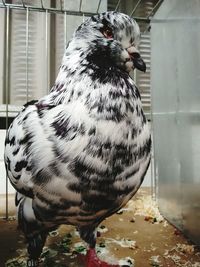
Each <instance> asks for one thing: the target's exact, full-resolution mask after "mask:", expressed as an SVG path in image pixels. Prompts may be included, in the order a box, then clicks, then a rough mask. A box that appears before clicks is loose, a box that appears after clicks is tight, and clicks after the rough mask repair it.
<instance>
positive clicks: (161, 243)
mask: <svg viewBox="0 0 200 267" xmlns="http://www.w3.org/2000/svg"><path fill="white" fill-rule="evenodd" d="M98 231H99V232H100V233H101V236H100V237H99V238H98V246H97V251H98V253H99V257H100V258H102V259H103V260H105V261H107V262H110V263H116V262H118V263H120V266H134V267H148V266H154V267H160V266H163V267H173V266H180V267H200V250H198V248H196V247H195V246H194V245H192V244H191V243H190V242H189V241H188V240H186V239H185V238H184V236H183V235H182V234H181V233H180V232H179V231H178V230H177V229H175V228H174V227H173V226H171V225H170V224H169V223H168V222H166V221H165V220H164V219H163V218H162V216H161V215H160V214H159V211H158V209H157V206H156V204H155V202H153V201H152V199H151V197H150V195H149V190H144V189H142V190H140V191H139V192H138V193H137V195H136V196H135V197H134V198H133V199H132V200H131V201H129V203H128V205H127V206H126V208H125V209H123V210H122V211H121V212H119V214H115V215H113V216H112V217H110V218H108V219H106V220H105V221H104V222H103V223H102V225H101V227H100V228H99V230H98ZM25 248H26V245H25V243H24V238H23V235H22V233H21V232H20V231H19V230H17V222H16V220H10V221H3V220H1V221H0V267H3V266H9V267H14V266H18V267H20V266H25V265H24V261H25V259H26V249H25ZM44 251H45V252H44V254H43V257H42V262H41V267H64V266H65V267H67V266H76V267H77V266H79V267H83V266H84V263H83V260H82V258H81V257H80V254H79V253H77V252H81V253H83V254H84V253H85V251H86V250H85V244H84V243H83V242H82V241H81V240H80V239H79V236H78V233H77V232H76V230H75V229H74V228H73V227H71V226H61V227H60V228H59V230H58V231H55V232H53V233H51V235H50V236H49V237H48V240H47V243H46V248H45V250H44ZM7 260H10V263H9V264H7V265H5V262H6V261H7Z"/></svg>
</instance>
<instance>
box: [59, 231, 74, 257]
mask: <svg viewBox="0 0 200 267" xmlns="http://www.w3.org/2000/svg"><path fill="white" fill-rule="evenodd" d="M71 238H72V235H71V234H70V233H68V234H66V235H65V236H64V237H63V239H62V241H61V242H60V243H59V244H58V247H59V249H60V251H61V252H63V253H69V252H70V246H71V244H72V241H71Z"/></svg>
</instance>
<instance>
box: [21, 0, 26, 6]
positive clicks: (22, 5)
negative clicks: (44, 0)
mask: <svg viewBox="0 0 200 267" xmlns="http://www.w3.org/2000/svg"><path fill="white" fill-rule="evenodd" d="M21 2H22V6H23V7H24V8H25V7H26V5H25V4H24V1H23V0H21Z"/></svg>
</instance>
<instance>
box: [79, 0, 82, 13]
mask: <svg viewBox="0 0 200 267" xmlns="http://www.w3.org/2000/svg"><path fill="white" fill-rule="evenodd" d="M81 7H82V0H80V4H79V12H80V11H81Z"/></svg>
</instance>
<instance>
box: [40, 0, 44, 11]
mask: <svg viewBox="0 0 200 267" xmlns="http://www.w3.org/2000/svg"><path fill="white" fill-rule="evenodd" d="M40 3H41V7H42V9H44V5H43V0H40Z"/></svg>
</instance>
